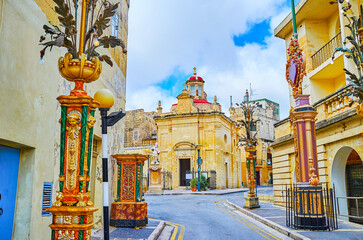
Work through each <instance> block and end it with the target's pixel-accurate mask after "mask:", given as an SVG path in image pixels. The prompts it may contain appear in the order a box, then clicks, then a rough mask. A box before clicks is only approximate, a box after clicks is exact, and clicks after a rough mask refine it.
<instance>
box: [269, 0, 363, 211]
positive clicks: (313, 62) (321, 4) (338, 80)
mask: <svg viewBox="0 0 363 240" xmlns="http://www.w3.org/2000/svg"><path fill="white" fill-rule="evenodd" d="M350 2H351V3H352V4H353V11H354V12H355V13H357V12H358V11H357V9H358V7H357V5H358V4H357V1H353V0H352V1H350ZM339 8H340V6H339V5H338V4H337V3H335V4H329V1H325V0H301V1H300V2H299V3H298V4H297V6H296V18H297V26H298V40H299V44H300V46H301V47H302V50H303V52H304V55H305V59H306V73H307V74H306V76H305V77H304V79H303V84H302V89H303V90H302V92H303V94H310V103H311V105H313V107H314V108H315V109H316V110H317V112H318V115H317V117H316V140H317V155H318V177H319V180H320V182H321V183H322V184H325V183H328V185H329V187H332V186H333V185H335V189H336V195H337V196H338V197H346V196H354V197H357V194H358V195H360V196H361V197H362V196H363V195H362V193H358V192H357V191H356V190H354V189H353V188H354V187H353V186H352V184H353V182H354V179H352V176H353V174H351V172H349V171H351V169H353V168H354V171H356V175H355V176H359V175H360V176H361V175H362V174H363V167H362V161H361V160H362V159H363V119H362V118H359V117H358V115H357V113H356V111H355V104H354V105H353V106H352V107H349V102H350V99H349V97H347V96H345V94H346V93H347V92H348V91H349V90H350V87H348V86H347V84H348V83H347V82H346V80H345V78H346V76H345V73H344V71H343V68H348V69H352V68H353V67H354V65H353V63H352V62H350V60H348V59H346V58H345V57H343V55H342V54H336V55H335V60H334V61H333V62H332V60H331V57H332V53H333V52H334V50H335V48H336V47H341V46H342V39H344V38H345V37H346V36H347V34H348V30H347V28H344V24H345V20H344V19H343V16H342V13H341V12H340V11H339ZM274 34H275V36H276V37H279V38H281V39H283V40H285V42H286V46H288V44H289V42H290V38H291V37H292V23H291V13H290V14H289V15H288V16H287V17H286V18H285V19H284V20H283V21H282V22H281V23H280V24H279V25H278V26H277V28H276V29H275V32H274ZM290 93H291V89H290ZM290 99H291V101H290V103H291V106H294V105H295V103H294V100H293V98H292V96H290ZM271 147H272V155H273V158H272V159H273V161H272V162H273V181H274V186H273V188H274V201H275V204H278V205H283V204H284V203H285V198H284V196H283V190H284V189H285V184H293V183H294V182H295V180H294V179H295V166H296V164H295V152H294V142H293V132H292V126H291V122H290V119H289V118H287V119H283V120H281V121H280V122H278V123H276V124H275V142H274V143H273V144H272V146H271ZM358 182H359V181H358ZM359 188H360V189H363V186H360V187H359ZM338 202H339V207H340V213H341V214H347V213H348V209H351V210H352V209H353V208H352V207H353V206H350V205H349V203H348V202H347V200H346V199H339V200H338Z"/></svg>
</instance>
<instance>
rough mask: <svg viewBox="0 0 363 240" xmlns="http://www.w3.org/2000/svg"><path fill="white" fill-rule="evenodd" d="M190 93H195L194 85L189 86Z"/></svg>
mask: <svg viewBox="0 0 363 240" xmlns="http://www.w3.org/2000/svg"><path fill="white" fill-rule="evenodd" d="M190 95H192V96H194V95H195V85H191V86H190Z"/></svg>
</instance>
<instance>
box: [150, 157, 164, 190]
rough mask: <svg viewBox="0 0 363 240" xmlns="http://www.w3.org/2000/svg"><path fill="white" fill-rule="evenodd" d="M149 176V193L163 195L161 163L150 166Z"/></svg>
mask: <svg viewBox="0 0 363 240" xmlns="http://www.w3.org/2000/svg"><path fill="white" fill-rule="evenodd" d="M149 176H150V177H149V190H148V193H159V194H161V193H163V186H162V184H161V169H160V163H159V162H157V161H154V162H152V163H151V164H150V168H149Z"/></svg>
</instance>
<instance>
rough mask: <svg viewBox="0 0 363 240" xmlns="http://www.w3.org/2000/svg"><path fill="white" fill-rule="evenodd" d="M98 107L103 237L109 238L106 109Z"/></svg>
mask: <svg viewBox="0 0 363 240" xmlns="http://www.w3.org/2000/svg"><path fill="white" fill-rule="evenodd" d="M108 110H109V108H100V113H101V121H102V182H103V183H102V185H103V238H104V239H105V240H109V237H110V234H109V229H110V223H109V216H108V207H109V202H108V147H107V111H108Z"/></svg>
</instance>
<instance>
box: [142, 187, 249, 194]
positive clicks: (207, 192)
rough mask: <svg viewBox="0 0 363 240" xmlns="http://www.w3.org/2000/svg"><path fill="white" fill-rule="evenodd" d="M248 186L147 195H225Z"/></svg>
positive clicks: (166, 191)
mask: <svg viewBox="0 0 363 240" xmlns="http://www.w3.org/2000/svg"><path fill="white" fill-rule="evenodd" d="M246 191H248V188H231V189H213V190H207V191H200V192H198V191H196V192H193V191H192V190H164V191H163V193H147V192H146V193H145V196H159V195H225V194H232V193H238V192H246Z"/></svg>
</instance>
